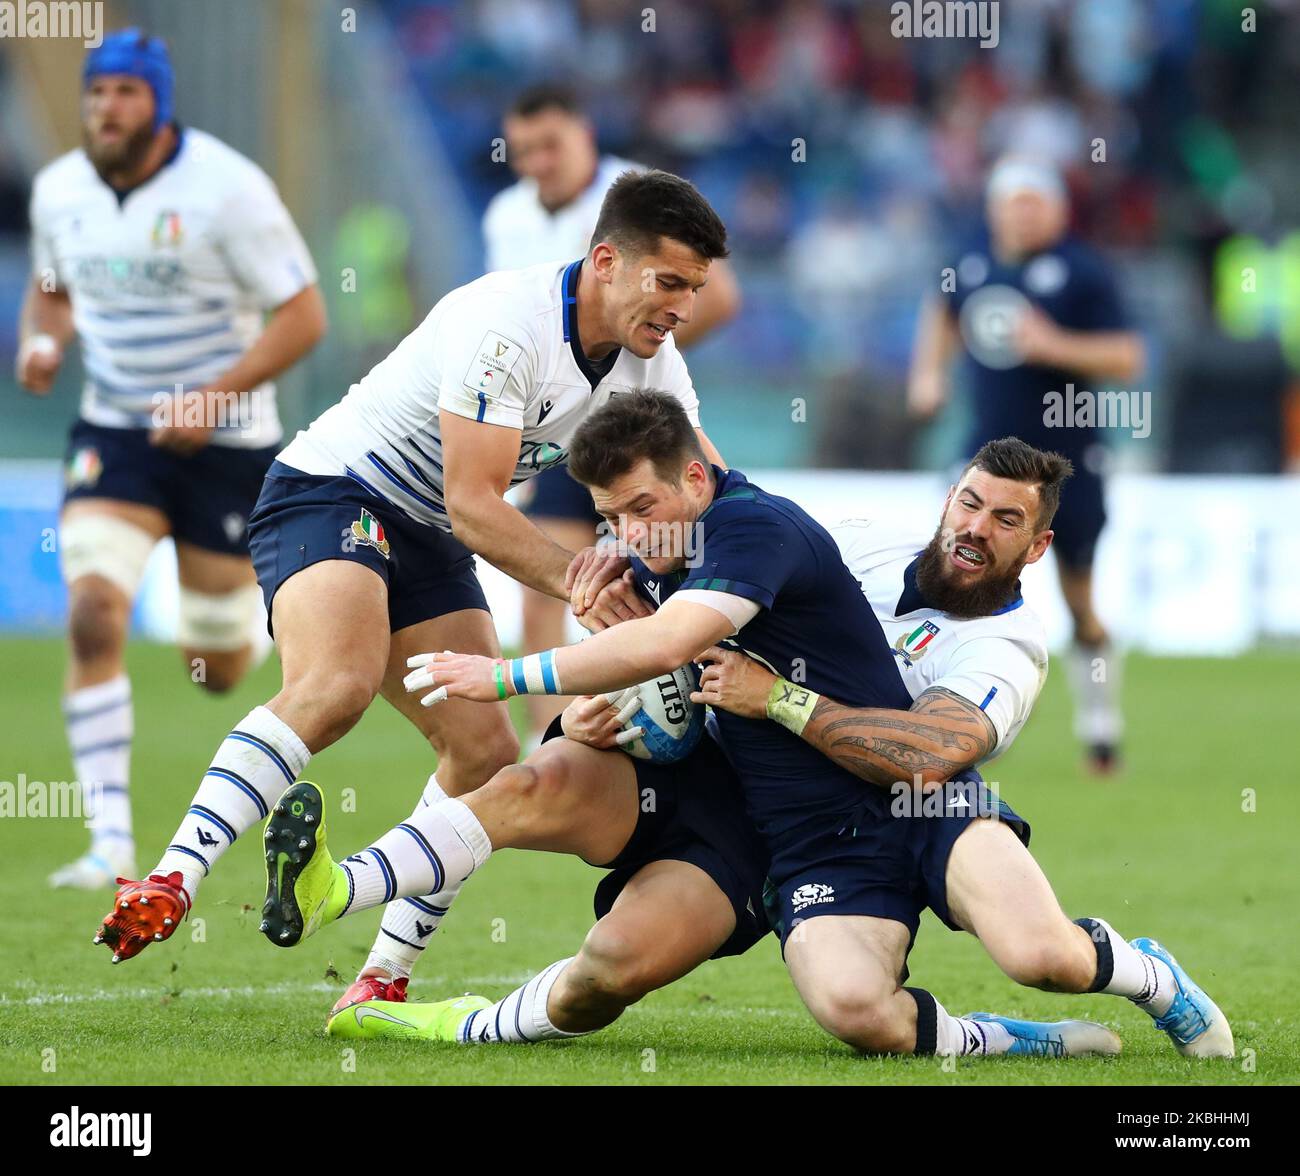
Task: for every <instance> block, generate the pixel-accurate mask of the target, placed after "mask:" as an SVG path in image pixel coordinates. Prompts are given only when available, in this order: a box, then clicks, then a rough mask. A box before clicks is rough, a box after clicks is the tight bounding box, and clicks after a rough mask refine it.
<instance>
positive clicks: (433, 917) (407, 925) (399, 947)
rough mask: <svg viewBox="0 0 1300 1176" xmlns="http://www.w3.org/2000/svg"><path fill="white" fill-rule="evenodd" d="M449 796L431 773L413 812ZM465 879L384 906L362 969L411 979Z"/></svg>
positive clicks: (422, 809) (413, 814)
mask: <svg viewBox="0 0 1300 1176" xmlns="http://www.w3.org/2000/svg"><path fill="white" fill-rule="evenodd" d="M446 799H447V794H446V793H445V792H444V791H443V790H442V787H441V786H440V785H439V784H438V776H437V774H436V773H435V774H434V775H432V776H430V777H429V782H428V783H427V784H426V785H425V786H424V794H423V795H422V796H421V797H420V804H419V806H418V807H417V808H416V810H415V812H414V813H412V814H411V815H412V816H413V817H414V816H418V815H420V814H421V813H423V811H424V810H425V809H427V808H428V807H429V806H430V805H433V804H437V803H438V802H439V801H440V800H446ZM464 881H465V879H463V878H457V879H455V880H454V881H451V882H447V883H445V884H444V885H443V888H442V889H441V890H439V891H437V892H436V893H434V894H422V895H420V896H419V897H418V898H402V899H398V901H397V902H390V903H389V904H388V906H387V907H386V908H385V909H384V921H383V922H382V923H381V924H380V925H379V934H378V935H377V936H376V937H375V945H374V947H372V948H371V949H370V955H369V956H368V957H367V959H366V966H365V968H363V969H362V970H363V971H365V970H367V969H370V968H379V969H380V970H381V971H384V972H387V973H388V975H389V976H390V977H392V979H394V980H397V979H410V976H411V970H412V969H413V968H414V967H415V964H416V961H417V960H418V959H419V958H420V955H421V953H422V952H423V951H424V949H425V948H426V947H427V946H428V945H429V941H430V940H431V939H432V938H433V933H434V932H435V931H436V930H437V929H438V925H439V924H440V923H441V922H442V919H443V916H444V915H445V914H446V913H447V911H448V910H449V909H450V908H451V904H452V903H453V902H454V901H455V899H456V895H458V894H459V893H460V888H461V885H462V884H463V883H464Z"/></svg>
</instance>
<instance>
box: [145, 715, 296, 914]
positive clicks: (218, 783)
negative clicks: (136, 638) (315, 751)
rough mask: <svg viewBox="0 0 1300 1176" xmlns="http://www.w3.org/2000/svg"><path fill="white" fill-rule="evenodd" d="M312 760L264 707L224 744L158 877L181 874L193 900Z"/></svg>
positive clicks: (285, 726) (288, 729)
mask: <svg viewBox="0 0 1300 1176" xmlns="http://www.w3.org/2000/svg"><path fill="white" fill-rule="evenodd" d="M310 759H311V752H309V751H308V750H307V746H306V744H304V743H303V741H302V740H301V739H299V738H298V736H297V734H295V732H294V730H293V728H292V727H290V726H289V725H288V724H287V723H286V722H284V721H283V720H282V719H280V718H278V717H277V716H276V715H274V714H272V713H271V712H270V711H269V710H267V709H266V707H264V706H258V707H254V708H253V709H252V710H251V711H249V712H248V714H247V715H245V716H244V717H243V718H242V719H241V720H240V721H239V724H238V725H237V726H236V727H235V729H234V730H233V731H231V733H230V734H229V735H227V736H226V737H225V739H224V740H222V743H221V746H220V747H218V748H217V754H216V755H215V756H213V757H212V765H211V767H209V768H208V770H207V772H206V773H205V774H204V776H203V779H202V781H201V782H200V783H199V790H198V791H197V792H196V793H195V794H194V800H193V801H192V802H191V804H190V808H189V812H188V813H186V815H185V819H184V820H183V821H182V822H181V825H180V828H179V829H177V830H176V834H175V836H174V837H173V838H172V842H171V844H170V845H169V846H168V847H167V852H166V853H164V854H163V855H162V858H161V860H160V861H159V862H158V867H157V869H156V870H155V871H154V873H156V874H169V873H171V872H172V871H173V870H179V871H180V872H181V875H182V876H183V878H184V880H185V888H186V890H188V891H189V894H190V898H191V900H192V899H193V898H194V892H195V890H196V889H197V888H198V884H199V882H201V881H202V880H203V879H204V878H205V877H206V876H207V874H208V872H209V871H210V870H211V869H212V866H213V864H214V863H215V862H216V860H217V859H218V858H219V857H220V856H221V855H222V854H223V853H225V852H226V850H228V849H229V848H230V847H231V846H232V845H234V844H235V838H236V837H238V836H239V835H240V834H241V833H245V832H247V830H249V829H251V828H252V827H253V826H254V825H256V824H257V823H258V821H261V820H264V819H265V818H266V816H267V814H269V813H270V811H271V807H272V806H273V805H274V804H275V802H276V801H277V800H278V799H279V797H280V794H281V793H282V792H283V791H284V790H285V789H286V788H288V787H289V785H290V784H292V783H293V782H294V780H296V779H297V778H298V773H300V772H301V771H302V770H303V769H304V768H305V767H306V766H307V761H308V760H310Z"/></svg>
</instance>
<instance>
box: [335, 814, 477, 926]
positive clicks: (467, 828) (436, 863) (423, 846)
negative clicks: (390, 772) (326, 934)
mask: <svg viewBox="0 0 1300 1176" xmlns="http://www.w3.org/2000/svg"><path fill="white" fill-rule="evenodd" d="M491 853H492V842H491V841H490V840H488V835H487V832H486V831H485V830H484V828H483V826H482V825H481V824H479V819H478V818H477V817H476V816H475V815H474V814H473V813H472V812H471V811H470V810H469V808H468V807H466V805H465V804H464V803H463V802H461V801H459V800H455V799H454V798H452V797H447V798H445V799H443V800H440V801H438V802H437V803H435V804H431V805H429V807H428V808H422V809H419V810H417V811H416V812H414V813H412V814H411V816H410V818H409V819H408V820H406V821H403V822H402V823H401V824H400V825H398V826H397V827H396V828H394V829H390V830H389V831H388V832H387V833H385V834H384V835H383V836H382V837H381V838H380V839H379V840H378V841H376V842H375V843H374V844H373V845H371V846H370V847H369V848H367V849H363V850H362V851H361V852H360V853H357V854H353V855H352V856H351V857H349V858H345V859H344V860H343V861H342V862H341V863H339V864H340V865H342V867H343V869H344V871H345V872H346V874H347V876H348V886H349V889H350V893H349V895H348V901H347V903H346V905H345V906H344V907H343V910H342V911H340V912H339V916H340V918H341V917H342V916H343V915H348V914H355V913H356V912H357V911H364V910H367V909H369V908H370V907H375V906H379V905H380V904H381V903H387V902H392V901H394V900H395V899H398V898H406V897H408V896H410V897H415V896H418V895H421V894H437V893H438V892H439V891H441V890H442V889H444V887H446V886H447V885H448V884H449V881H450V882H453V883H454V882H455V880H456V879H459V880H461V881H464V880H465V879H466V878H468V877H469V876H470V875H471V874H472V873H473V872H474V871H475V870H477V869H478V868H479V867H480V866H481V865H482V864H483V863H484V862H486V861H487V860H488V857H489V855H490V854H491Z"/></svg>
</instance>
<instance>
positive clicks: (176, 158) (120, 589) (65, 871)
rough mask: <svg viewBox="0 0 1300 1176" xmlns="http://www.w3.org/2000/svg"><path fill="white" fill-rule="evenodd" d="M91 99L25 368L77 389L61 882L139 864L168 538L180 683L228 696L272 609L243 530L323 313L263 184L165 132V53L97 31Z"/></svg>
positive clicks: (49, 175)
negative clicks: (73, 374) (143, 759)
mask: <svg viewBox="0 0 1300 1176" xmlns="http://www.w3.org/2000/svg"><path fill="white" fill-rule="evenodd" d="M83 88H84V96H83V104H82V120H83V137H84V147H82V148H78V149H77V150H75V151H71V152H68V153H67V154H66V155H64V156H62V157H60V158H59V159H56V160H55V161H54V162H53V163H51V164H49V165H48V166H47V167H45V168H44V169H43V170H42V171H41V172H40V173H39V174H38V175H37V177H36V180H35V184H34V186H33V191H32V207H31V220H32V262H33V265H32V281H31V284H30V286H29V288H28V291H27V295H26V298H25V300H24V303H23V309H22V318H21V323H20V339H21V342H20V347H19V353H18V362H17V375H18V380H19V382H20V383H21V384H22V385H23V386H24V387H25V388H26V389H27V390H28V391H29V392H32V393H33V394H35V395H37V396H43V395H45V394H47V393H48V392H49V391H50V388H51V387H52V386H53V383H54V379H55V377H56V375H57V374H58V371H59V368H60V366H61V364H62V360H63V355H64V349H65V348H66V347H67V346H68V344H70V343H71V342H72V340H73V338H74V337H75V338H76V339H78V340H79V342H80V344H81V355H82V361H83V366H84V368H85V371H86V382H85V387H84V390H83V394H82V401H81V411H80V416H79V419H78V421H77V422H76V424H75V425H74V427H73V430H72V436H71V439H70V443H69V446H68V459H67V460H68V464H67V493H66V498H65V502H64V507H63V512H62V516H61V519H60V531H59V551H60V563H61V568H62V572H63V577H64V580H65V581H66V583H67V585H68V596H69V610H68V613H69V615H68V638H69V647H70V659H69V666H68V671H67V676H66V687H65V689H66V693H65V696H64V711H65V714H66V721H67V730H68V741H69V743H70V745H71V747H72V753H73V762H74V765H75V767H76V773H77V779H78V780H79V781H81V783H82V786H83V788H85V789H86V792H85V794H84V795H85V796H86V799H87V804H88V807H91V808H92V810H93V811H92V816H91V820H90V828H91V847H90V851H89V852H88V853H87V854H85V855H84V856H83V857H81V858H79V859H77V860H76V861H75V862H73V863H71V864H70V865H68V866H66V867H64V868H62V869H60V870H59V871H57V872H56V873H55V874H54V875H52V876H51V879H50V881H51V883H52V884H53V885H56V886H74V887H81V888H94V887H99V886H104V885H107V884H111V883H112V881H113V879H114V878H115V877H116V876H117V875H119V874H125V875H130V874H132V873H134V870H135V865H134V860H135V854H134V839H133V834H132V824H131V806H130V799H129V792H128V783H129V782H128V774H129V765H130V753H131V737H132V723H133V719H132V708H131V686H130V682H129V680H128V679H127V676H126V672H125V666H124V663H123V649H124V646H125V643H126V636H127V628H128V623H129V619H130V614H131V605H132V601H133V599H134V597H135V594H136V590H137V589H138V587H139V584H140V579H141V576H142V574H143V572H144V568H145V563H146V561H147V560H148V557H149V553H150V551H151V550H152V548H153V547H154V545H155V543H157V541H158V540H159V539H161V538H162V537H163V536H164V535H171V536H172V537H173V538H174V539H175V542H176V556H177V563H178V566H179V575H180V618H179V625H178V637H179V642H180V645H181V647H182V650H183V652H184V656H185V659H186V662H187V663H188V664H187V671H189V672H190V676H191V677H192V678H193V679H194V680H195V681H198V682H200V683H201V684H202V685H203V686H204V687H205V688H207V689H208V690H212V691H222V690H226V689H229V688H230V687H231V686H233V685H234V684H235V683H236V682H237V681H238V680H239V678H240V677H241V676H242V675H243V673H244V672H245V670H246V668H247V667H248V665H249V662H250V657H251V651H252V642H253V639H254V636H255V629H256V627H257V619H258V617H259V615H260V604H259V601H258V589H257V583H256V580H255V577H254V574H253V567H252V563H251V562H250V560H249V557H248V544H247V539H246V535H245V529H246V523H247V519H248V514H249V512H250V511H251V510H252V507H253V504H254V502H255V501H256V499H257V494H258V491H259V489H260V488H261V484H262V479H263V477H264V476H265V473H266V470H267V469H268V468H269V466H270V464H271V461H272V459H273V458H274V456H275V451H276V449H277V448H278V445H279V442H280V421H279V417H278V416H277V414H276V406H275V387H274V385H273V384H272V383H271V380H273V379H274V378H275V376H277V375H278V374H279V373H280V372H282V371H284V370H285V369H286V368H288V367H289V366H290V365H292V364H293V363H295V362H296V361H297V360H298V359H300V358H301V357H302V356H303V355H304V354H306V353H307V352H308V351H309V350H310V349H311V348H312V347H313V346H314V345H315V344H316V342H317V341H318V340H319V339H320V338H321V336H322V335H323V334H324V331H325V310H324V304H323V302H322V300H321V296H320V292H319V290H318V289H317V287H316V273H315V269H314V267H313V265H312V261H311V257H310V255H309V254H308V252H307V248H306V246H305V245H304V244H303V241H302V238H301V237H300V236H299V234H298V230H297V229H296V228H295V226H294V223H293V220H292V218H291V217H290V215H289V213H288V211H287V210H286V209H285V207H284V205H283V204H282V203H281V201H280V198H279V195H278V194H277V193H276V190H275V187H274V185H273V184H272V183H271V181H270V180H269V179H268V178H267V176H266V175H265V174H264V173H263V172H262V171H261V169H259V168H258V167H257V166H256V165H255V164H254V163H252V162H251V161H250V160H248V159H245V158H244V157H243V156H242V155H239V154H238V153H237V152H235V151H234V150H232V149H231V148H230V147H227V146H226V145H225V144H224V143H222V142H220V141H219V140H217V139H215V138H213V137H212V136H211V135H208V134H205V133H204V132H202V131H196V130H194V129H192V128H184V129H182V128H181V127H180V126H179V125H178V124H177V123H176V122H175V121H174V120H173V118H172V89H173V78H172V70H171V64H170V61H169V60H168V56H167V50H166V47H165V46H164V44H163V43H162V42H161V41H160V40H157V39H156V38H150V37H147V36H145V35H143V34H142V33H140V32H139V31H138V30H135V29H128V30H125V31H123V32H120V33H115V34H113V35H111V36H109V37H107V38H105V40H104V42H103V44H102V45H100V46H99V47H98V48H96V49H93V50H91V52H90V53H89V54H88V55H87V57H86V62H85V67H84V70H83ZM264 316H265V318H266V321H265V323H263V318H264Z"/></svg>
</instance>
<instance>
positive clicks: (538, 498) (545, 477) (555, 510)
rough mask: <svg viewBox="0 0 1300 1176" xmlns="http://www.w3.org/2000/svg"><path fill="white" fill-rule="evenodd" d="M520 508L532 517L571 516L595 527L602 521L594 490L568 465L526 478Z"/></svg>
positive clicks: (565, 517) (554, 517) (564, 517)
mask: <svg viewBox="0 0 1300 1176" xmlns="http://www.w3.org/2000/svg"><path fill="white" fill-rule="evenodd" d="M519 509H520V510H521V511H523V512H524V514H526V515H527V516H528V517H529V518H531V519H568V520H570V521H572V522H575V523H590V524H591V525H592V526H593V527H594V526H596V525H597V524H598V523H599V522H600V521H601V520H600V515H598V514H597V513H596V508H595V507H594V506H593V505H592V502H591V491H590V490H588V489H587V487H586V486H584V485H583V484H582V483H581V482H579V481H577V480H575V479H574V477H573V475H572V474H570V473H569V471H568V468H567V467H565V466H554V467H552V468H551V469H549V470H543V471H542V472H541V473H540V474H538V475H537V477H535V478H530V479H529V480H528V481H527V482H525V483H524V486H523V489H522V490H521V491H520V492H519Z"/></svg>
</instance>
